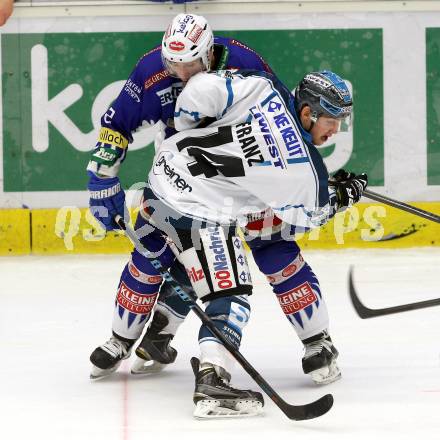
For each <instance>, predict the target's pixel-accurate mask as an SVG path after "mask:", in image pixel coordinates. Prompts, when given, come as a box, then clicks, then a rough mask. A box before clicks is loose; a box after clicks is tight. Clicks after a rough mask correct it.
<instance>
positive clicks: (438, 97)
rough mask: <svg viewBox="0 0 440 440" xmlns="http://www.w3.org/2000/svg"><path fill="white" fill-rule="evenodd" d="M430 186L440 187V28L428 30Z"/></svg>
mask: <svg viewBox="0 0 440 440" xmlns="http://www.w3.org/2000/svg"><path fill="white" fill-rule="evenodd" d="M426 117H427V146H428V152H427V153H428V154H427V157H428V185H440V28H427V29H426Z"/></svg>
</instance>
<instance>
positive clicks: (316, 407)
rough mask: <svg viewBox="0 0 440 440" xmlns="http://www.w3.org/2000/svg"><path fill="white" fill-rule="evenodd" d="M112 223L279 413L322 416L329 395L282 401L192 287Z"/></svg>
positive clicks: (132, 234)
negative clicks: (311, 399)
mask: <svg viewBox="0 0 440 440" xmlns="http://www.w3.org/2000/svg"><path fill="white" fill-rule="evenodd" d="M115 222H116V223H117V224H118V226H119V227H120V228H121V229H123V230H125V233H126V235H127V236H128V238H129V239H130V240H131V241H132V243H133V244H134V246H135V247H136V249H137V251H138V252H140V253H141V254H142V255H143V256H144V257H146V258H148V259H149V260H150V262H151V264H152V265H153V266H154V268H155V269H157V271H158V272H159V273H160V274H161V275H162V276H163V277H164V279H165V280H166V281H167V282H168V283H170V285H171V287H172V288H173V290H174V291H175V292H176V293H177V294H178V295H179V296H180V297H181V298H182V299H183V300H184V301H188V302H189V303H190V304H191V309H192V310H193V311H194V313H195V314H196V315H197V316H198V317H199V318H200V320H201V321H202V322H203V324H204V325H206V327H208V328H209V330H210V331H211V332H212V334H213V335H214V336H215V337H216V338H217V339H219V340H220V341H221V342H222V344H223V345H224V346H225V348H226V349H227V350H228V351H229V353H231V355H232V356H233V357H234V358H235V359H236V360H237V362H238V363H239V364H240V365H241V366H242V367H243V369H244V370H245V371H246V373H248V374H249V375H250V376H251V377H252V379H254V381H255V382H256V383H257V384H258V386H259V387H260V388H261V389H262V390H263V391H264V392H265V393H266V394H267V395H268V396H269V397H270V398H271V399H272V401H273V402H274V403H275V405H277V406H278V408H280V409H281V411H283V413H284V414H285V415H286V416H287V417H288V418H289V419H291V420H308V419H313V418H315V417H319V416H322V415H323V414H325V413H326V412H327V411H329V410H330V408H331V407H332V406H333V396H332V395H331V394H326V395H325V396H323V397H321V398H320V399H318V400H316V401H314V402H311V403H308V404H306V405H290V404H289V403H287V402H285V401H284V400H283V399H282V398H281V397H280V396H279V395H278V393H277V392H276V391H275V390H274V389H273V388H272V387H271V386H270V385H269V384H268V383H267V382H266V381H265V380H264V379H263V377H261V375H260V374H259V373H258V372H257V370H255V368H254V367H253V366H252V365H251V364H250V363H249V362H248V361H247V360H246V359H245V358H244V356H243V355H242V354H241V353H240V352H239V351H238V350H237V348H236V347H235V346H234V345H232V343H230V342H229V341H228V340H227V339H226V337H225V336H224V334H223V333H222V332H221V331H220V330H219V329H218V328H217V327H216V326H215V325H214V323H213V322H212V321H211V319H210V318H209V316H208V315H207V314H206V313H205V312H204V311H203V310H202V308H201V307H200V306H199V305H198V304H197V303H196V300H195V297H196V295H195V293H194V291H193V290H192V289H187V288H185V287H181V286H180V285H179V284H178V283H177V281H176V280H175V279H174V278H173V277H172V276H171V275H170V274H169V272H168V271H167V270H166V269H165V268H164V267H163V266H162V263H161V262H160V261H159V260H158V259H156V258H154V257H153V256H152V255H151V253H150V252H149V251H148V250H147V249H145V247H144V246H143V245H142V243H141V242H140V240H139V237H138V236H137V234H136V232H135V231H134V230H133V229H132V228H130V227H129V226H128V225H126V224H125V222H124V220H123V219H122V217H121V216H119V215H118V216H116V217H115Z"/></svg>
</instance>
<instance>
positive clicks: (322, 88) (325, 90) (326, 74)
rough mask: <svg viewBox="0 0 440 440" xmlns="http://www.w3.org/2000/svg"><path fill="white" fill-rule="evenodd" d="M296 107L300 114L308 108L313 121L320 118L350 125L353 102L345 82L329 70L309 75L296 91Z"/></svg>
mask: <svg viewBox="0 0 440 440" xmlns="http://www.w3.org/2000/svg"><path fill="white" fill-rule="evenodd" d="M295 101H296V102H295V105H296V111H297V113H298V114H299V113H300V112H301V110H302V109H303V108H304V107H305V106H308V107H310V109H311V111H312V121H313V122H316V121H317V119H318V118H319V117H320V116H327V117H330V118H334V119H345V120H346V122H347V123H348V124H349V123H350V119H351V113H352V109H353V100H352V97H351V93H350V91H349V90H348V87H347V84H346V83H345V81H344V80H343V79H342V78H341V77H339V76H338V75H336V73H333V72H330V71H329V70H323V71H321V72H311V73H308V74H307V75H306V76H305V77H304V78H303V79H302V80H301V82H300V83H299V85H298V87H297V88H296V89H295Z"/></svg>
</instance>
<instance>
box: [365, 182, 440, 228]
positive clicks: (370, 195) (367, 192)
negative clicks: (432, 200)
mask: <svg viewBox="0 0 440 440" xmlns="http://www.w3.org/2000/svg"><path fill="white" fill-rule="evenodd" d="M362 195H364V196H365V197H368V198H369V199H371V200H375V201H376V202H381V203H385V204H386V205H389V206H392V207H393V208H397V209H401V210H402V211H406V212H409V213H411V214H415V215H418V216H419V217H423V218H426V219H428V220H431V221H433V222H436V223H440V216H439V215H437V214H433V213H432V212H428V211H425V210H424V209H420V208H416V207H415V206H411V205H408V204H406V203H403V202H400V201H398V200H394V199H390V198H389V197H386V196H383V195H381V194H378V193H375V192H373V191H370V190H369V189H366V190H364V192H363V194H362Z"/></svg>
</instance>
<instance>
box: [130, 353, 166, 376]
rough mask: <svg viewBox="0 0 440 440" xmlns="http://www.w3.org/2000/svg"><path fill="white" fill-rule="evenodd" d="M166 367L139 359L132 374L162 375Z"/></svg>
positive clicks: (134, 364) (133, 366)
mask: <svg viewBox="0 0 440 440" xmlns="http://www.w3.org/2000/svg"><path fill="white" fill-rule="evenodd" d="M165 367H166V364H161V363H160V362H157V361H153V360H152V359H151V360H145V359H141V358H140V357H138V358H136V360H135V361H134V363H133V365H132V367H131V374H156V373H160V372H161V371H162V370H163V369H164V368H165Z"/></svg>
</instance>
